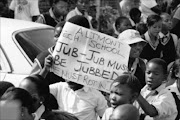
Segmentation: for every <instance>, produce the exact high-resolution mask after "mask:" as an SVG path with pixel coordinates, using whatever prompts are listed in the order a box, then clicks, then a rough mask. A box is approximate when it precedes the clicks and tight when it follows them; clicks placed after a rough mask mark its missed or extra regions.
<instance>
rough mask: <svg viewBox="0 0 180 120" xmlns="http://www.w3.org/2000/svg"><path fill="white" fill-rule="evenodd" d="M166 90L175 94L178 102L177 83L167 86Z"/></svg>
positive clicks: (179, 93) (179, 96)
mask: <svg viewBox="0 0 180 120" xmlns="http://www.w3.org/2000/svg"><path fill="white" fill-rule="evenodd" d="M167 89H168V90H169V91H170V92H175V93H176V95H177V97H178V98H179V100H180V92H179V90H178V88H177V81H176V82H174V84H172V85H170V86H168V87H167Z"/></svg>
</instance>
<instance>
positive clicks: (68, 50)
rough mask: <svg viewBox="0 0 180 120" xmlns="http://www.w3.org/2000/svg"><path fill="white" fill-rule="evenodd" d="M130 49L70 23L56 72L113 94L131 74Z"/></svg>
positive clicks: (57, 56)
mask: <svg viewBox="0 0 180 120" xmlns="http://www.w3.org/2000/svg"><path fill="white" fill-rule="evenodd" d="M129 51H130V47H129V46H128V45H127V44H124V43H121V42H120V41H118V40H117V39H115V38H113V37H111V36H108V35H105V34H102V33H99V32H96V31H93V30H89V29H86V28H84V27H80V26H77V25H74V24H72V23H69V22H66V24H65V26H64V28H63V31H62V33H61V36H60V37H59V40H58V42H57V44H56V47H55V50H54V53H53V57H54V59H55V61H54V65H53V72H54V73H55V74H57V75H59V76H62V77H63V78H65V79H68V80H71V81H74V82H76V83H80V84H83V85H85V86H89V87H94V88H97V89H99V90H103V91H109V88H110V84H111V83H112V81H113V80H114V79H116V78H117V76H119V75H120V74H122V72H124V71H126V70H127V64H128V59H129Z"/></svg>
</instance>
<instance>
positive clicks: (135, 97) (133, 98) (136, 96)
mask: <svg viewBox="0 0 180 120" xmlns="http://www.w3.org/2000/svg"><path fill="white" fill-rule="evenodd" d="M138 96H139V94H138V93H133V94H132V97H131V100H130V102H131V103H133V102H134V101H135V100H136V99H137V98H138Z"/></svg>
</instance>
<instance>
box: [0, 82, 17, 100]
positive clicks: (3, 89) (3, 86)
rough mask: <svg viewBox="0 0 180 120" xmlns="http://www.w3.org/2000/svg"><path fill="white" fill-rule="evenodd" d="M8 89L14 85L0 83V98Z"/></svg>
mask: <svg viewBox="0 0 180 120" xmlns="http://www.w3.org/2000/svg"><path fill="white" fill-rule="evenodd" d="M10 87H14V85H13V84H12V83H10V82H7V81H0V98H1V96H2V95H3V94H4V93H5V92H6V90H7V89H8V88H10Z"/></svg>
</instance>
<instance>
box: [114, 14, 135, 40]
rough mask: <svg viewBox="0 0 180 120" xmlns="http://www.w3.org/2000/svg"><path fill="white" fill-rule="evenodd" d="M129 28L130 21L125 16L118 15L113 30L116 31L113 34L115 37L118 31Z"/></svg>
mask: <svg viewBox="0 0 180 120" xmlns="http://www.w3.org/2000/svg"><path fill="white" fill-rule="evenodd" d="M131 28H132V25H131V22H130V20H129V19H128V18H127V17H124V16H122V17H118V18H117V19H116V21H115V30H116V32H117V33H115V34H114V35H113V36H114V37H116V38H117V37H118V36H119V34H120V33H122V32H123V31H125V30H127V29H131Z"/></svg>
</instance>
